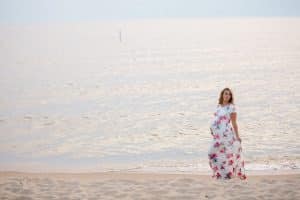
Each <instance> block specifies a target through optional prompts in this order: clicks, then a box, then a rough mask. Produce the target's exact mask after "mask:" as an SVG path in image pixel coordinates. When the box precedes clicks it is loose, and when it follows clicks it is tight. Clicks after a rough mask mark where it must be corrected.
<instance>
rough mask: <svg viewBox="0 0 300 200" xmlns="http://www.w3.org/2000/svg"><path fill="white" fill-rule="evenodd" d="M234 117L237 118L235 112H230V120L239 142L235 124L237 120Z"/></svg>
mask: <svg viewBox="0 0 300 200" xmlns="http://www.w3.org/2000/svg"><path fill="white" fill-rule="evenodd" d="M236 118H237V114H236V112H233V113H231V114H230V120H231V124H232V127H233V129H234V132H235V134H236V137H237V139H238V140H239V141H240V142H241V141H242V140H241V138H240V135H239V131H238V125H237V122H236V121H237V120H236Z"/></svg>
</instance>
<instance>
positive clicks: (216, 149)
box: [208, 103, 247, 180]
mask: <svg viewBox="0 0 300 200" xmlns="http://www.w3.org/2000/svg"><path fill="white" fill-rule="evenodd" d="M233 112H236V107H235V104H233V103H229V104H227V105H225V106H221V105H220V104H218V106H217V109H216V111H215V112H214V118H213V120H212V122H211V125H210V130H211V133H212V135H213V140H212V142H211V145H210V148H209V151H208V159H209V166H210V168H211V169H212V172H213V175H212V177H213V178H216V179H230V178H233V177H235V176H237V177H239V178H240V179H242V180H243V179H246V178H247V176H246V174H245V168H244V165H245V163H244V159H243V154H242V145H241V143H240V142H239V141H238V140H237V139H236V135H235V131H234V129H233V127H232V125H231V120H230V114H231V113H233Z"/></svg>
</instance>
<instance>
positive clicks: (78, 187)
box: [0, 172, 300, 200]
mask: <svg viewBox="0 0 300 200" xmlns="http://www.w3.org/2000/svg"><path fill="white" fill-rule="evenodd" d="M299 183H300V173H298V174H282V175H251V176H249V177H248V179H246V180H243V181H241V180H239V179H237V178H235V179H230V180H214V179H212V178H211V177H210V176H209V175H199V174H167V173H165V174H159V173H123V172H107V173H105V172H103V173H22V172H1V173H0V184H1V186H0V193H1V199H247V200H250V199H260V200H262V199H273V200H274V199H285V200H288V199H291V200H294V199H300V184H299Z"/></svg>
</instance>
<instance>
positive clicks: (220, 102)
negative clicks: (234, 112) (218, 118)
mask: <svg viewBox="0 0 300 200" xmlns="http://www.w3.org/2000/svg"><path fill="white" fill-rule="evenodd" d="M226 90H227V91H229V93H230V99H229V101H228V103H232V104H234V98H233V93H232V91H231V89H230V88H228V87H226V88H224V89H223V90H222V91H221V93H220V96H219V104H223V94H224V92H225V91H226Z"/></svg>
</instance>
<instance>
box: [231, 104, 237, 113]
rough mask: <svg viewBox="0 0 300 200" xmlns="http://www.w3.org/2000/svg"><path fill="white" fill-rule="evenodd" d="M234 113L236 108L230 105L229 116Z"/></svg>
mask: <svg viewBox="0 0 300 200" xmlns="http://www.w3.org/2000/svg"><path fill="white" fill-rule="evenodd" d="M231 113H236V106H235V105H234V104H231V105H230V107H229V114H231Z"/></svg>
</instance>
